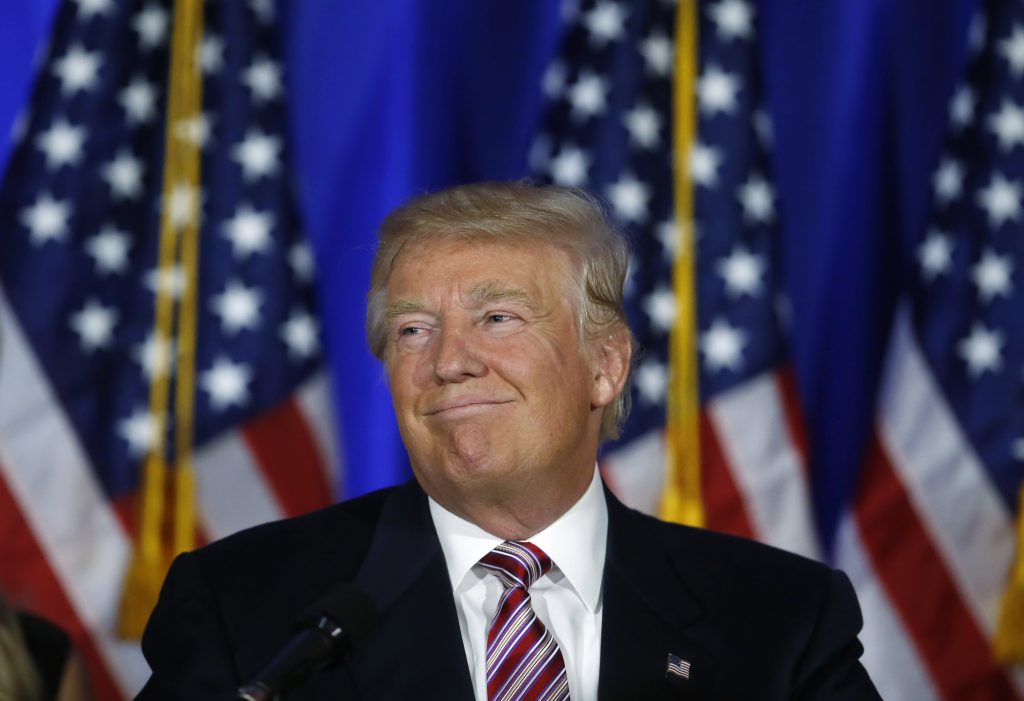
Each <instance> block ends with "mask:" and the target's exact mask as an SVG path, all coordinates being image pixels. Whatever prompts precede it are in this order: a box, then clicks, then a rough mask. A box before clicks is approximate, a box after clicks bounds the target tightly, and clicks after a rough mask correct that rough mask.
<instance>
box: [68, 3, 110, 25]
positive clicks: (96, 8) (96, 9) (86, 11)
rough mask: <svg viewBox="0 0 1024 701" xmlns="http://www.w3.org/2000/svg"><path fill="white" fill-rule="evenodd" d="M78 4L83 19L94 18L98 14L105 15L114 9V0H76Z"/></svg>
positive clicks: (79, 13)
mask: <svg viewBox="0 0 1024 701" xmlns="http://www.w3.org/2000/svg"><path fill="white" fill-rule="evenodd" d="M75 5H77V6H78V15H79V17H81V19H82V20H83V21H85V20H89V19H92V18H93V17H95V16H96V15H105V14H107V13H108V12H110V10H111V9H113V7H114V5H113V0H75Z"/></svg>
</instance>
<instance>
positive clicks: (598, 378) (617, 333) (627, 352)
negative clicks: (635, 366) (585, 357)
mask: <svg viewBox="0 0 1024 701" xmlns="http://www.w3.org/2000/svg"><path fill="white" fill-rule="evenodd" d="M632 357H633V347H632V344H631V343H630V335H629V331H628V330H627V329H616V330H614V331H612V332H611V333H609V334H605V335H602V336H599V337H598V338H595V339H593V340H592V341H591V367H592V369H593V383H592V385H591V392H590V404H591V406H592V407H593V408H595V409H596V408H598V407H603V406H608V405H609V404H611V403H612V402H614V401H615V398H616V397H618V396H619V394H621V392H622V389H623V387H625V385H626V378H627V377H628V376H629V363H630V361H631V360H632Z"/></svg>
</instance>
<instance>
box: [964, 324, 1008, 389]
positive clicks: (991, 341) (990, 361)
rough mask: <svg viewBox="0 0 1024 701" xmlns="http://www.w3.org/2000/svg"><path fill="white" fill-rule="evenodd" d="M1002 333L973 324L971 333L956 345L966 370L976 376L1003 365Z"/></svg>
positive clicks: (997, 369)
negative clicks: (965, 364)
mask: <svg viewBox="0 0 1024 701" xmlns="http://www.w3.org/2000/svg"><path fill="white" fill-rule="evenodd" d="M1003 342H1004V341H1003V334H1001V333H1000V332H998V331H993V330H990V329H988V328H986V327H985V325H984V324H980V323H979V324H975V325H974V326H973V327H972V328H971V333H970V335H968V336H967V337H966V338H963V339H961V341H960V343H959V344H958V345H957V350H958V351H959V353H960V357H961V358H963V359H964V361H965V362H966V363H967V372H968V373H969V374H970V376H971V377H973V378H977V377H978V376H980V375H981V374H983V373H985V372H993V373H995V372H998V371H999V370H1000V369H1002V367H1003V356H1002V353H1003Z"/></svg>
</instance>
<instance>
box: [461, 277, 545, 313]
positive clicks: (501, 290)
mask: <svg viewBox="0 0 1024 701" xmlns="http://www.w3.org/2000/svg"><path fill="white" fill-rule="evenodd" d="M469 298H470V299H471V300H472V301H473V302H474V303H475V304H477V305H481V304H494V303H495V302H515V303H517V304H522V305H523V306H525V307H527V308H529V309H536V306H535V305H534V304H533V302H532V301H530V295H528V294H527V293H526V290H523V289H521V288H518V287H505V286H503V285H501V284H500V283H497V282H481V283H480V284H479V285H477V286H476V287H474V288H473V289H472V290H471V291H470V293H469Z"/></svg>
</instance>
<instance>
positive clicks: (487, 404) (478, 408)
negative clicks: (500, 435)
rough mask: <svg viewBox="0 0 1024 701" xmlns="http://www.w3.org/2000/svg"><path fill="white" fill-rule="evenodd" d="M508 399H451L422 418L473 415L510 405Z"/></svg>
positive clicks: (425, 413)
mask: <svg viewBox="0 0 1024 701" xmlns="http://www.w3.org/2000/svg"><path fill="white" fill-rule="evenodd" d="M511 403H512V400H510V399H471V398H466V399H452V400H450V401H447V402H442V403H441V404H439V405H437V406H435V407H433V408H432V409H430V410H429V411H427V412H424V416H438V417H455V416H462V415H464V414H475V413H477V412H482V411H488V410H490V409H494V408H496V407H500V406H502V405H504V404H511Z"/></svg>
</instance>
